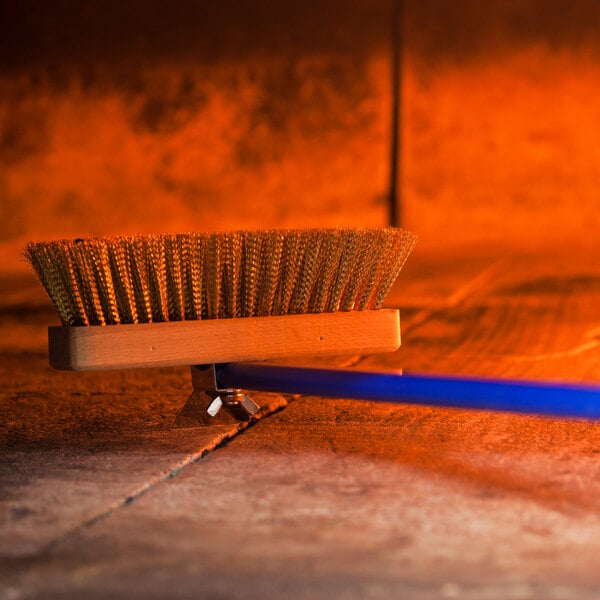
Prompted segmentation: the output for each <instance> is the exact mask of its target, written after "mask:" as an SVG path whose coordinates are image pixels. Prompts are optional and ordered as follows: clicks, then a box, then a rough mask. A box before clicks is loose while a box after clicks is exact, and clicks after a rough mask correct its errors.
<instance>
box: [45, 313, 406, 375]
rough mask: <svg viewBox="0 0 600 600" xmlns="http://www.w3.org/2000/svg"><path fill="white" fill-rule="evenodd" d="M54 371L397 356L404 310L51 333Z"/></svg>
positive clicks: (58, 329) (55, 329)
mask: <svg viewBox="0 0 600 600" xmlns="http://www.w3.org/2000/svg"><path fill="white" fill-rule="evenodd" d="M48 346H49V352H50V364H51V365H52V366H53V367H54V368H55V369H65V370H72V371H87V370H106V369H122V368H127V367H136V368H137V367H160V366H163V367H164V366H176V365H199V364H212V363H222V362H232V361H255V360H268V359H279V358H291V357H301V356H322V355H327V354H356V353H360V354H372V353H376V352H393V351H394V350H397V349H398V348H399V347H400V314H399V311H398V310H396V309H383V310H370V311H351V312H335V313H320V314H302V315H285V316H276V317H250V318H239V319H211V320H206V321H173V322H170V323H143V324H139V325H106V326H93V327H49V328H48Z"/></svg>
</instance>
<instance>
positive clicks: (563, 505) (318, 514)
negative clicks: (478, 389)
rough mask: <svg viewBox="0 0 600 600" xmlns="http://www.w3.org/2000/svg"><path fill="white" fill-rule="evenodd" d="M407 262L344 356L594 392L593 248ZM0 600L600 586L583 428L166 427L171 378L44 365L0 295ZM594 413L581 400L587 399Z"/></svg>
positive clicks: (517, 424)
mask: <svg viewBox="0 0 600 600" xmlns="http://www.w3.org/2000/svg"><path fill="white" fill-rule="evenodd" d="M561 256H562V258H557V257H556V256H554V255H551V254H550V253H547V254H545V255H544V254H542V255H531V256H515V257H511V256H489V255H483V254H478V255H476V256H475V257H473V256H470V257H466V258H465V257H461V256H440V255H439V254H438V255H436V256H433V255H428V254H427V253H420V252H419V251H418V249H417V251H416V252H415V254H414V256H413V257H411V259H410V260H409V263H408V265H407V267H406V269H405V272H404V273H403V274H402V275H401V277H400V280H399V281H398V283H397V285H396V286H395V288H394V290H393V292H392V294H391V297H390V299H389V304H390V306H399V307H400V308H401V315H402V322H403V323H402V330H403V345H402V348H401V350H400V351H398V352H397V353H393V354H389V355H380V356H372V357H357V358H355V360H353V361H352V365H353V366H352V367H346V368H384V369H393V370H395V369H399V368H403V369H404V370H405V371H414V372H432V373H453V374H462V375H467V374H474V375H485V376H493V377H514V378H531V379H551V380H574V381H599V380H600V312H599V310H598V306H600V265H598V263H597V261H596V260H595V259H594V254H587V253H585V254H581V255H577V254H575V255H574V254H573V253H561ZM0 302H1V303H0V325H1V327H2V333H3V335H2V339H1V340H0V355H1V357H2V360H1V361H0V380H1V381H2V388H1V390H0V406H1V410H2V413H1V414H2V417H0V598H5V599H11V600H18V599H21V598H23V599H25V598H81V597H86V598H88V599H94V598H115V597H116V598H121V597H122V598H138V597H139V598H163V597H169V598H210V599H215V600H217V599H218V600H222V599H225V598H283V597H289V598H306V599H313V598H327V599H329V598H340V599H355V598H356V599H359V598H360V599H362V598H376V599H379V598H381V599H387V598H416V599H421V598H473V599H496V598H497V599H512V598H516V599H521V598H540V599H542V598H544V599H545V598H548V599H554V598H556V599H563V598H565V599H571V598H572V599H582V598H583V599H586V598H597V597H600V571H599V570H598V559H597V556H598V555H599V553H600V500H599V498H600V462H599V454H600V427H599V426H598V425H596V424H595V423H593V422H585V421H577V420H569V419H564V420H560V419H551V418H546V417H539V416H525V415H515V414H510V413H495V412H485V411H465V410H456V409H439V408H436V407H433V406H407V405H403V404H374V403H371V402H363V401H349V400H343V399H342V400H330V399H325V398H315V397H286V398H283V397H280V396H269V395H266V394H254V395H253V397H254V398H255V400H257V401H258V402H259V404H261V405H262V406H263V409H262V411H261V415H262V418H261V419H260V420H256V421H255V422H253V423H251V424H250V426H249V427H246V426H239V425H231V424H230V425H227V424H224V425H214V426H210V427H204V428H192V429H174V428H172V427H171V424H172V422H173V419H174V418H175V416H176V414H177V412H178V410H179V409H180V408H181V406H182V404H183V402H184V401H185V397H186V394H187V392H188V390H189V381H188V372H187V370H186V369H157V370H148V371H144V370H134V371H122V372H108V373H63V372H56V371H52V370H51V369H50V368H49V367H48V366H47V356H46V349H45V328H46V326H47V325H48V324H53V323H55V320H56V317H54V315H53V313H52V309H51V308H50V307H49V306H48V305H47V303H46V301H45V299H44V297H43V295H42V293H41V292H40V291H39V289H38V288H37V284H36V283H35V282H34V281H33V280H32V279H31V278H25V277H12V278H4V279H2V281H1V282H0ZM599 401H600V400H599Z"/></svg>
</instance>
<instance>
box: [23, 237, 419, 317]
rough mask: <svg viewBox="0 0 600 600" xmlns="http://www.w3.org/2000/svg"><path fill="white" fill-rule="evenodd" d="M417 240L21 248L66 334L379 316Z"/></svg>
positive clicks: (126, 242)
mask: <svg viewBox="0 0 600 600" xmlns="http://www.w3.org/2000/svg"><path fill="white" fill-rule="evenodd" d="M415 241H416V236H414V235H413V234H411V233H409V232H407V231H404V230H401V229H393V228H377V229H297V230H289V231H285V230H273V231H238V232H232V233H213V234H204V233H186V234H178V235H152V236H133V237H116V238H100V239H91V240H74V241H58V242H39V243H33V242H32V243H29V244H28V245H27V247H26V248H25V251H24V256H25V258H26V259H27V260H28V261H29V262H30V263H31V265H32V266H33V268H34V270H35V272H36V274H37V276H38V278H39V279H40V281H41V283H42V284H43V286H44V288H45V289H46V291H47V292H48V296H49V297H50V300H51V301H52V303H53V304H54V306H55V308H56V310H57V312H58V315H59V317H60V318H61V320H62V322H63V324H64V325H69V326H79V325H112V324H119V323H148V322H161V321H181V320H197V319H217V318H230V317H253V316H270V315H283V314H301V313H315V312H333V311H336V310H342V311H348V310H369V309H378V308H380V307H381V305H382V303H383V301H384V298H385V296H386V294H387V292H388V291H389V289H390V287H391V286H392V284H393V283H394V281H395V280H396V277H397V276H398V273H399V272H400V269H401V268H402V266H403V265H404V262H405V260H406V258H407V256H408V254H409V253H410V251H411V249H412V247H413V245H414V243H415Z"/></svg>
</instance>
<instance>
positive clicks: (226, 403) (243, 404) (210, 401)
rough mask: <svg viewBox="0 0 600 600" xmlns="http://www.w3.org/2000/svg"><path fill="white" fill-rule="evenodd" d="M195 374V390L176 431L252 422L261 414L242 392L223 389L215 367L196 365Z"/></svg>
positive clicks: (177, 424) (181, 415) (183, 409)
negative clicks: (181, 428)
mask: <svg viewBox="0 0 600 600" xmlns="http://www.w3.org/2000/svg"><path fill="white" fill-rule="evenodd" d="M191 373H192V388H193V390H192V393H191V395H190V397H189V398H188V400H187V402H186V403H185V405H184V407H183V408H182V409H181V411H180V412H179V414H178V415H177V417H176V419H175V422H174V424H173V426H174V427H178V428H179V427H197V426H199V425H210V424H214V423H222V424H223V423H232V422H240V421H248V420H249V419H250V418H251V417H252V415H255V414H256V413H257V412H258V411H259V410H260V407H259V406H258V404H256V402H254V400H252V399H251V398H250V397H248V396H247V395H246V394H244V392H243V391H242V390H240V389H235V388H221V387H219V384H218V382H217V377H216V371H215V365H194V366H192V367H191Z"/></svg>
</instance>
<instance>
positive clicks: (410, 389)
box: [216, 363, 600, 419]
mask: <svg viewBox="0 0 600 600" xmlns="http://www.w3.org/2000/svg"><path fill="white" fill-rule="evenodd" d="M216 374H217V382H218V384H219V386H220V387H223V388H244V389H251V390H260V391H263V392H279V393H283V394H304V395H307V396H325V397H331V398H354V399H362V400H374V401H376V402H396V403H400V404H427V405H430V406H445V407H454V408H471V409H482V410H496V411H507V412H522V413H531V414H538V415H548V416H558V417H583V418H588V419H599V418H600V386H598V385H590V384H588V385H586V384H570V383H548V382H535V381H510V380H506V381H502V380H494V379H483V378H467V377H464V378H463V377H440V376H429V375H427V376H424V375H397V374H394V373H373V372H365V371H346V370H335V369H308V368H304V367H280V366H270V365H263V364H255V363H228V364H222V365H216Z"/></svg>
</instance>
